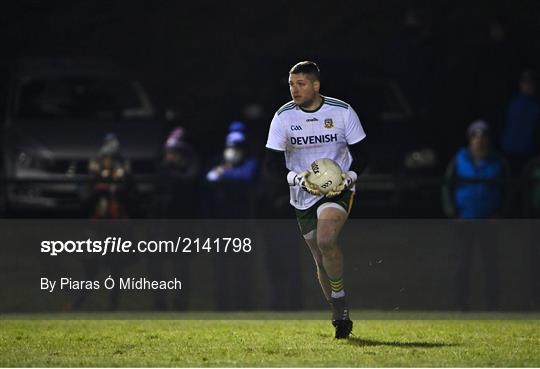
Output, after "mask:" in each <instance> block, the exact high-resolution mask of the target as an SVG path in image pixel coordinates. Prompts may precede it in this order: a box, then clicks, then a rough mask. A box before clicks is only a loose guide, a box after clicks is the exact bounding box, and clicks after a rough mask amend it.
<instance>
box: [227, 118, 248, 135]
mask: <svg viewBox="0 0 540 369" xmlns="http://www.w3.org/2000/svg"><path fill="white" fill-rule="evenodd" d="M245 131H246V124H245V123H244V122H241V121H239V120H235V121H234V122H232V123H231V124H229V132H245Z"/></svg>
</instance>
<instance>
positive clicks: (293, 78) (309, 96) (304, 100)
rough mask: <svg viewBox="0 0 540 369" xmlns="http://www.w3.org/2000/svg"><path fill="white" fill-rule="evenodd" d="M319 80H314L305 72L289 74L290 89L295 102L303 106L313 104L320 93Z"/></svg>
mask: <svg viewBox="0 0 540 369" xmlns="http://www.w3.org/2000/svg"><path fill="white" fill-rule="evenodd" d="M319 88H320V83H319V81H313V80H311V79H310V78H309V77H308V76H306V75H305V74H304V73H297V74H289V90H290V91H291V97H292V98H293V100H294V103H295V104H296V105H298V106H301V107H308V106H310V105H312V104H313V102H314V101H315V99H316V98H317V94H318V93H319Z"/></svg>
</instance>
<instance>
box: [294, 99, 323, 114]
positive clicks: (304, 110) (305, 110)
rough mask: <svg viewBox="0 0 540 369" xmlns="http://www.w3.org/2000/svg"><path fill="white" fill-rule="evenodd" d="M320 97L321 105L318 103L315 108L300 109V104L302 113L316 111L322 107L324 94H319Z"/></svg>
mask: <svg viewBox="0 0 540 369" xmlns="http://www.w3.org/2000/svg"><path fill="white" fill-rule="evenodd" d="M319 96H320V97H321V105H319V106H318V107H317V108H316V109H313V110H307V109H302V108H301V107H300V106H299V108H300V110H302V111H303V112H304V113H315V112H316V111H318V110H319V109H320V108H322V106H323V105H324V96H323V95H319Z"/></svg>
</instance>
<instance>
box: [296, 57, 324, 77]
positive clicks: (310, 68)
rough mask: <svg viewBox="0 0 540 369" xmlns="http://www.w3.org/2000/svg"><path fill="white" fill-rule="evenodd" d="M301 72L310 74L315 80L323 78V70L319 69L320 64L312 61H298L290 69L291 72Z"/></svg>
mask: <svg viewBox="0 0 540 369" xmlns="http://www.w3.org/2000/svg"><path fill="white" fill-rule="evenodd" d="M299 73H303V74H305V75H307V76H310V77H312V78H313V80H315V81H320V80H321V70H320V69H319V66H318V65H317V64H316V63H315V62H312V61H301V62H300V63H296V64H295V65H294V66H293V67H292V68H291V70H290V71H289V74H299Z"/></svg>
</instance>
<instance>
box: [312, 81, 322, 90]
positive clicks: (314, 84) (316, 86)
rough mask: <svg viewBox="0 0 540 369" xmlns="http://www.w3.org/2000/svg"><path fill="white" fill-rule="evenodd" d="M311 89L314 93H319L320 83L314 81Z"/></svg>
mask: <svg viewBox="0 0 540 369" xmlns="http://www.w3.org/2000/svg"><path fill="white" fill-rule="evenodd" d="M313 89H314V90H315V91H316V92H319V90H320V89H321V82H320V81H314V82H313Z"/></svg>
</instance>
